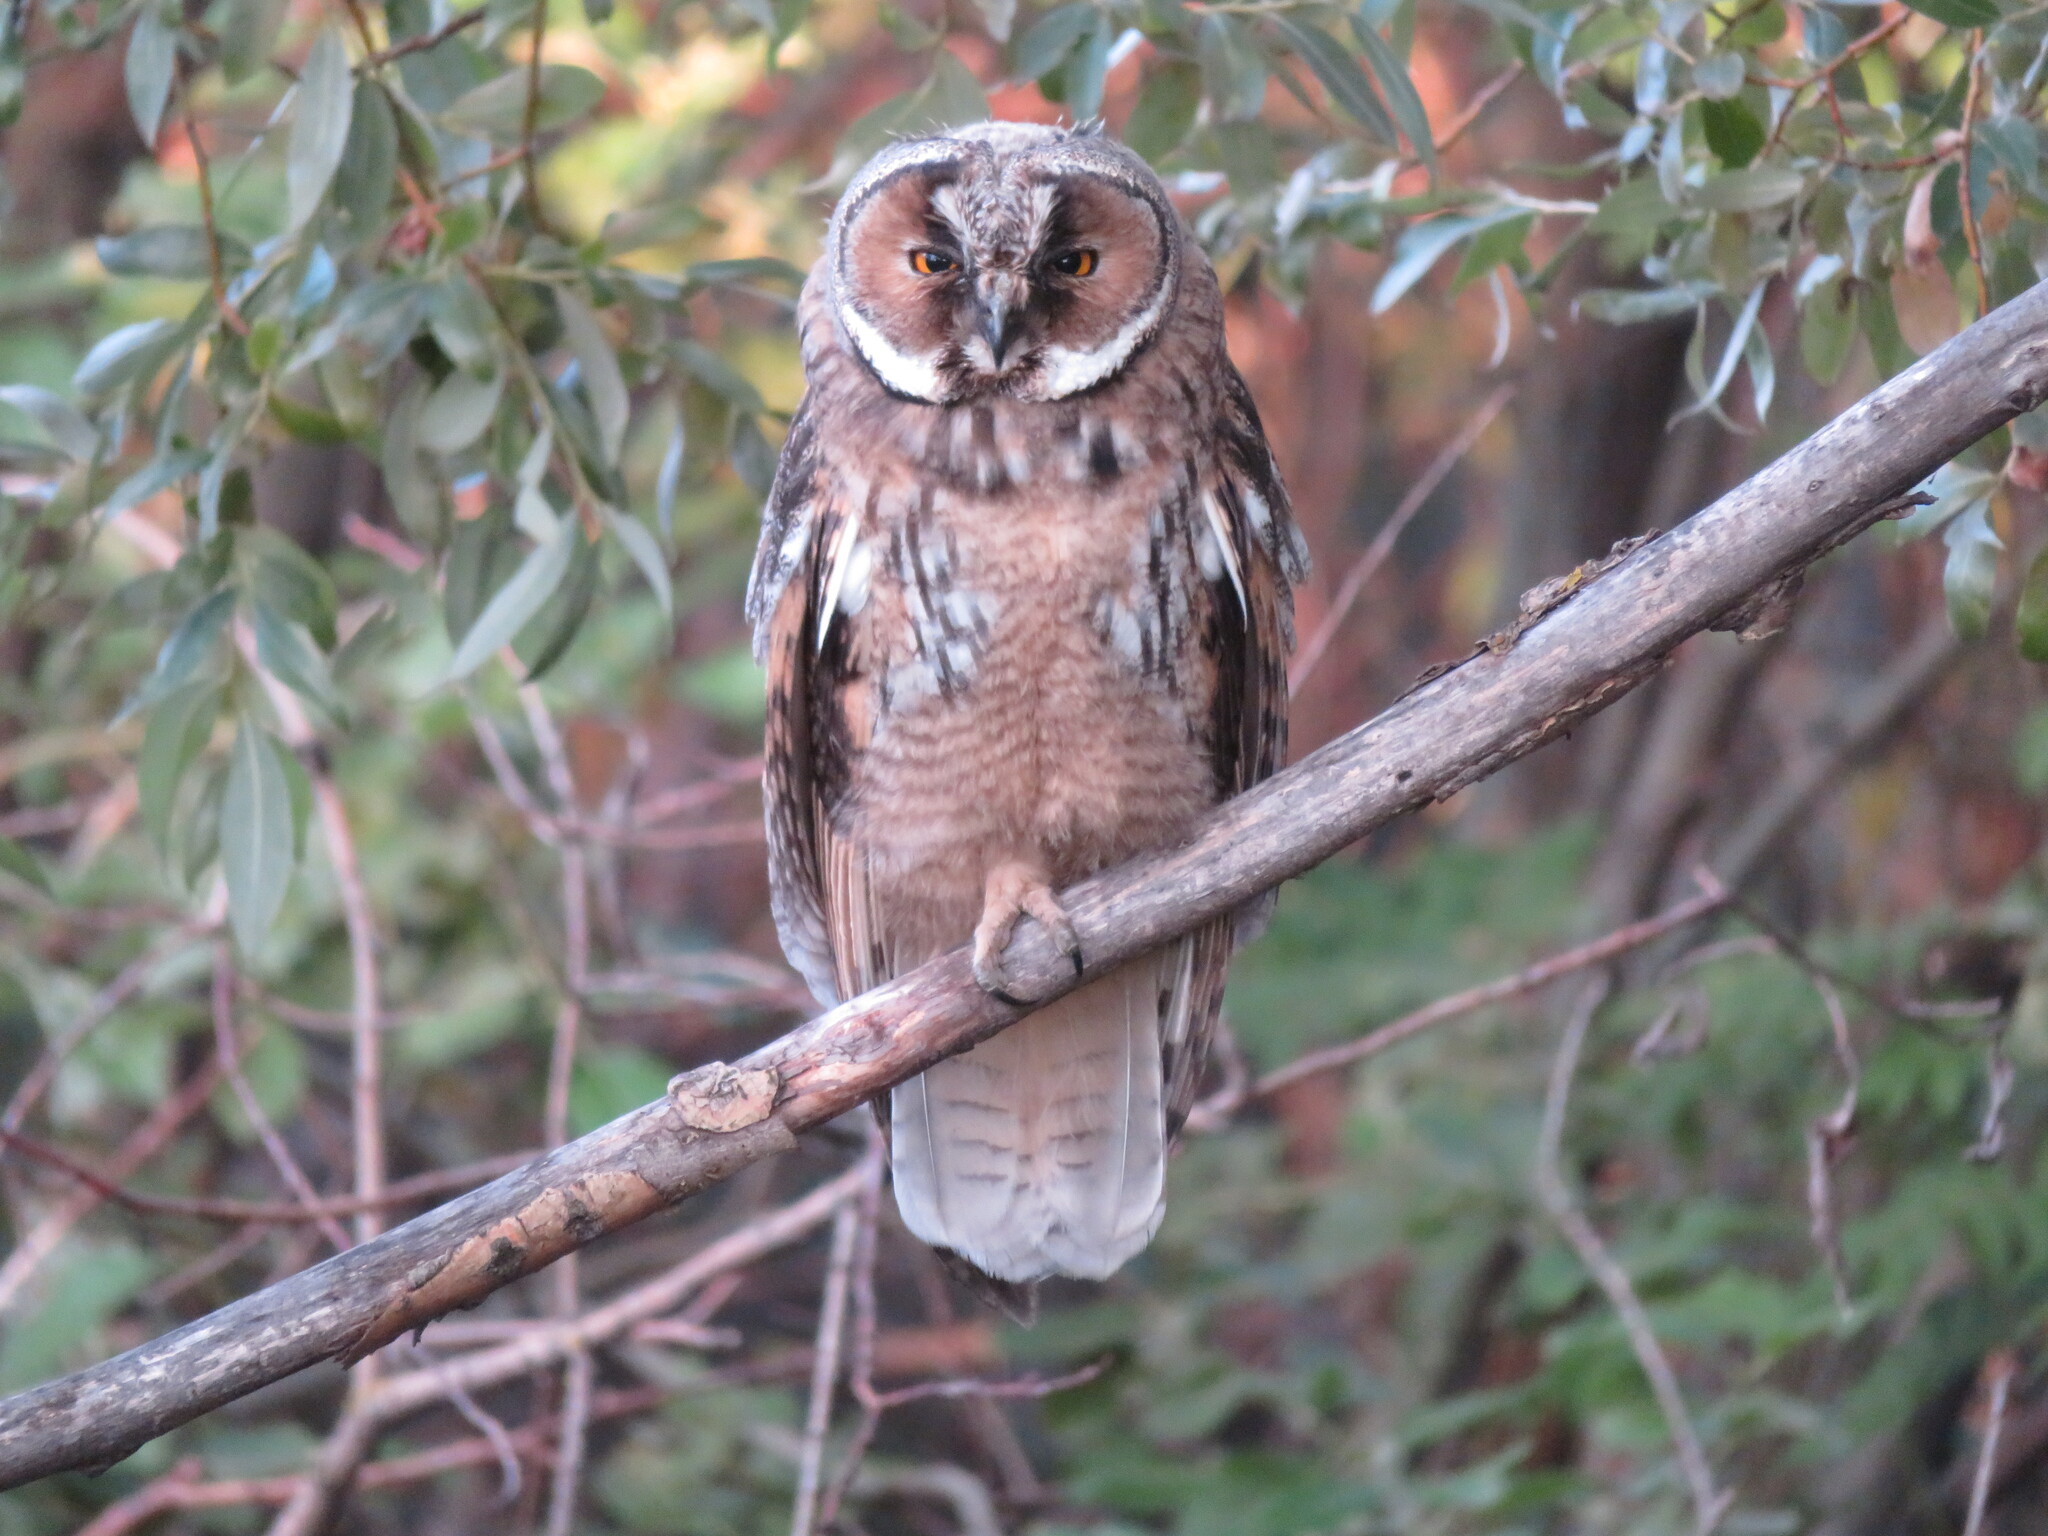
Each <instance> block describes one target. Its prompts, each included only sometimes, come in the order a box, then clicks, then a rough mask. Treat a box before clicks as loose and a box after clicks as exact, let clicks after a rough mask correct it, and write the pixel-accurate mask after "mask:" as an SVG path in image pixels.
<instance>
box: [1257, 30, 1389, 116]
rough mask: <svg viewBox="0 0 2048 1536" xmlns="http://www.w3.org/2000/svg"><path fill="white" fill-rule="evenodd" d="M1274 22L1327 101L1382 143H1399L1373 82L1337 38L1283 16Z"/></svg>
mask: <svg viewBox="0 0 2048 1536" xmlns="http://www.w3.org/2000/svg"><path fill="white" fill-rule="evenodd" d="M1273 24H1274V25H1275V26H1276V27H1278V28H1279V29H1280V32H1281V34H1282V35H1283V36H1284V37H1286V39H1287V43H1288V46H1289V47H1291V48H1292V49H1293V50H1294V51H1295V53H1296V54H1298V55H1299V56H1300V58H1301V60H1302V62H1303V63H1305V64H1307V65H1308V67H1309V68H1310V69H1311V70H1313V71H1314V72H1315V77H1316V79H1318V80H1320V81H1321V82H1322V85H1323V89H1324V90H1325V91H1327V92H1329V94H1330V100H1331V101H1332V102H1334V103H1335V104H1336V105H1337V106H1338V107H1340V108H1342V109H1343V111H1344V113H1345V115H1346V116H1347V117H1350V118H1351V119H1352V120H1353V121H1354V122H1356V123H1357V124H1358V125H1359V126H1360V127H1361V128H1363V129H1365V131H1366V132H1367V133H1369V134H1371V135H1372V136H1373V137H1374V138H1376V139H1378V140H1380V141H1381V142H1382V143H1385V144H1394V143H1398V142H1399V135H1398V134H1396V133H1395V131H1394V120H1393V119H1392V118H1391V117H1389V116H1387V109H1386V108H1385V107H1383V106H1381V105H1380V99H1379V97H1378V96H1376V95H1375V94H1374V93H1373V88H1372V82H1371V81H1369V80H1367V79H1366V78H1365V72H1364V71H1363V70H1361V69H1360V68H1359V67H1358V61H1357V60H1356V59H1354V58H1352V57H1351V55H1350V54H1349V53H1347V52H1346V51H1345V50H1344V48H1343V46H1342V45H1341V44H1340V43H1338V41H1337V40H1336V39H1335V38H1333V37H1331V36H1330V34H1329V33H1327V32H1325V31H1323V30H1322V29H1321V28H1319V27H1314V26H1307V25H1304V24H1302V23H1300V22H1297V21H1294V20H1292V19H1290V18H1289V17H1287V16H1284V15H1276V16H1275V17H1274V18H1273Z"/></svg>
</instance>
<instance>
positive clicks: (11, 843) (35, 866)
mask: <svg viewBox="0 0 2048 1536" xmlns="http://www.w3.org/2000/svg"><path fill="white" fill-rule="evenodd" d="M0 873H5V874H9V875H12V876H14V878H15V879H17V880H19V881H21V882H22V883H23V884H24V885H32V886H34V887H35V888H36V889H37V890H39V891H41V892H42V893H43V894H44V895H45V896H54V895H55V894H56V893H55V892H53V891H52V890H51V889H50V877H49V876H48V875H46V874H44V873H43V866H42V862H41V861H40V860H39V859H37V858H36V856H35V855H34V854H32V853H30V852H29V851H28V850H27V849H26V848H24V847H22V846H21V844H19V843H17V842H16V841H15V840H14V839H13V838H11V837H0Z"/></svg>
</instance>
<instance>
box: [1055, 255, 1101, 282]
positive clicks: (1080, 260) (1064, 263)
mask: <svg viewBox="0 0 2048 1536" xmlns="http://www.w3.org/2000/svg"><path fill="white" fill-rule="evenodd" d="M1096 259H1097V258H1096V255H1095V253H1094V252H1093V251H1069V252H1067V254H1066V255H1064V256H1062V257H1060V258H1059V259H1058V260H1057V261H1055V262H1054V263H1053V264H1052V269H1053V271H1055V272H1060V273H1064V274H1065V275H1066V276H1068V277H1086V276H1088V274H1089V273H1091V272H1093V271H1094V270H1095V263H1096Z"/></svg>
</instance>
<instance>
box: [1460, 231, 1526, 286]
mask: <svg viewBox="0 0 2048 1536" xmlns="http://www.w3.org/2000/svg"><path fill="white" fill-rule="evenodd" d="M1535 226H1536V215H1535V214H1533V213H1525V214H1523V215H1522V217H1521V218H1519V219H1503V220H1502V221H1501V222H1500V223H1498V224H1490V225H1488V226H1487V227H1486V228H1485V229H1482V230H1480V231H1479V233H1477V234H1476V235H1474V236H1473V237H1472V243H1471V244H1470V245H1468V246H1466V247H1465V259H1464V260H1463V261H1461V262H1460V263H1459V264H1458V270H1457V271H1456V272H1455V273H1454V274H1453V275H1452V277H1451V292H1452V293H1457V292H1459V291H1460V290H1461V289H1463V288H1464V286H1465V285H1466V284H1467V283H1472V282H1477V281H1478V280H1479V279H1480V278H1482V277H1484V276H1486V274H1487V273H1489V272H1491V271H1492V270H1493V269H1494V268H1495V267H1498V266H1500V265H1502V264H1503V263H1506V264H1507V265H1509V266H1517V267H1526V266H1527V265H1528V263H1527V261H1526V260H1525V259H1524V257H1523V255H1522V242H1523V241H1525V240H1527V239H1528V238H1529V231H1530V230H1531V229H1533V228H1535Z"/></svg>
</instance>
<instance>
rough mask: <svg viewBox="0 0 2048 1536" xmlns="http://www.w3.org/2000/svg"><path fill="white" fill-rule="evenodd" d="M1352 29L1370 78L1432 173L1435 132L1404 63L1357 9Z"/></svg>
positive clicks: (1434, 171)
mask: <svg viewBox="0 0 2048 1536" xmlns="http://www.w3.org/2000/svg"><path fill="white" fill-rule="evenodd" d="M1351 32H1352V35H1353V36H1355V37H1356V38H1357V39H1358V46H1359V49H1360V51H1361V52H1363V53H1364V54H1365V62H1366V63H1367V65H1369V66H1370V67H1371V69H1372V75H1373V79H1374V80H1376V81H1378V82H1379V88H1380V94H1381V95H1383V96H1385V97H1386V98H1387V105H1388V106H1389V107H1390V108H1392V109H1393V113H1394V121H1395V122H1397V123H1399V124H1400V125H1401V132H1402V133H1404V134H1406V135H1407V137H1408V143H1409V145H1410V147H1411V148H1413V149H1414V151H1415V153H1416V154H1418V155H1420V156H1421V157H1422V163H1423V164H1424V165H1426V166H1428V167H1429V170H1430V173H1431V174H1432V175H1434V174H1435V173H1436V135H1435V133H1434V131H1433V130H1432V129H1431V128H1430V126H1429V113H1428V112H1427V111H1425V110H1424V109H1423V105H1422V97H1421V96H1420V95H1419V94H1417V92H1416V89H1415V82H1414V81H1413V80H1412V79H1410V78H1409V76H1408V70H1407V67H1406V66H1405V65H1404V64H1402V62H1401V60H1400V58H1399V56H1398V55H1397V54H1395V52H1394V50H1393V49H1392V48H1391V47H1390V46H1388V44H1387V41H1386V39H1385V38H1383V37H1381V36H1380V35H1379V32H1378V31H1377V30H1375V29H1374V27H1373V26H1372V25H1371V24H1370V23H1369V22H1367V21H1366V19H1365V18H1364V17H1363V16H1361V15H1359V14H1358V13H1356V12H1353V13H1352V16H1351Z"/></svg>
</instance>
